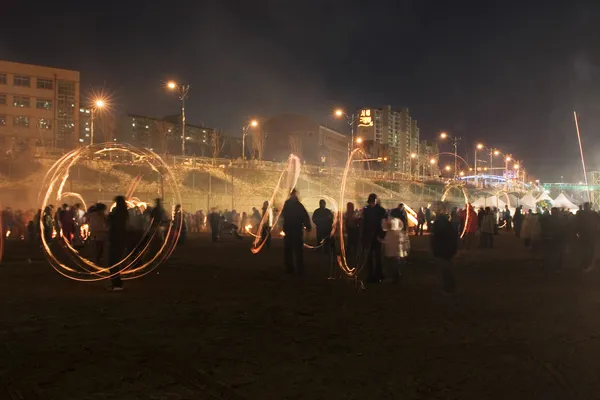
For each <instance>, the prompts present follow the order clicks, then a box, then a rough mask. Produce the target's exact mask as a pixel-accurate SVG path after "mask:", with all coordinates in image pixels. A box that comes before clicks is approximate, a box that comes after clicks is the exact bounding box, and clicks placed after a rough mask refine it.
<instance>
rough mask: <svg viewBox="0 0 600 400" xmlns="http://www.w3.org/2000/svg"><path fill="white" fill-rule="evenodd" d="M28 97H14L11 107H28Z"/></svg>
mask: <svg viewBox="0 0 600 400" xmlns="http://www.w3.org/2000/svg"><path fill="white" fill-rule="evenodd" d="M29 105H30V104H29V97H23V96H14V97H13V106H15V107H29Z"/></svg>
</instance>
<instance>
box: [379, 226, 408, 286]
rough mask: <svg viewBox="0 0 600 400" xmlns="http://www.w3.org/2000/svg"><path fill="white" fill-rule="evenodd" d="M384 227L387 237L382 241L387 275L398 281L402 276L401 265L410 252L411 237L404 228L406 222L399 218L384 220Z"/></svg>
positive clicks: (395, 281)
mask: <svg viewBox="0 0 600 400" xmlns="http://www.w3.org/2000/svg"><path fill="white" fill-rule="evenodd" d="M382 228H383V231H384V232H385V238H384V239H383V240H382V241H381V242H382V243H383V255H384V257H385V262H384V265H386V266H387V271H386V272H387V273H386V274H385V275H386V277H388V278H391V279H392V282H394V283H398V281H399V280H400V277H401V276H402V271H401V270H400V266H401V265H402V264H403V260H404V259H405V258H406V257H408V253H409V252H410V239H409V237H408V234H407V233H406V232H405V231H404V229H403V228H404V224H403V223H402V221H401V220H400V219H398V218H388V219H386V220H383V221H382Z"/></svg>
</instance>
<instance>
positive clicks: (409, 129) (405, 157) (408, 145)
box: [354, 105, 420, 173]
mask: <svg viewBox="0 0 600 400" xmlns="http://www.w3.org/2000/svg"><path fill="white" fill-rule="evenodd" d="M355 115H358V118H357V119H356V120H355V122H354V123H355V126H354V132H356V133H355V137H356V138H361V140H365V141H373V142H375V143H379V144H380V145H382V146H385V148H386V151H387V154H388V158H389V161H388V163H387V168H388V169H389V170H392V171H396V172H406V173H408V172H409V171H410V169H411V162H412V161H411V154H413V153H415V154H416V152H417V151H418V146H419V137H420V134H419V127H418V124H417V120H413V119H412V117H411V116H410V112H409V110H408V108H400V109H397V110H396V109H393V108H392V106H389V105H388V106H385V107H381V108H363V109H360V110H358V111H357V114H355Z"/></svg>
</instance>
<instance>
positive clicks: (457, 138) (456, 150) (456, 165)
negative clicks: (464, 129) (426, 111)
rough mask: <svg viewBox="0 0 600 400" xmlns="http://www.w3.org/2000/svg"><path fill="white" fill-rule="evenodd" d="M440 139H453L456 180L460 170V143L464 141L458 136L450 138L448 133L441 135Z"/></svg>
mask: <svg viewBox="0 0 600 400" xmlns="http://www.w3.org/2000/svg"><path fill="white" fill-rule="evenodd" d="M440 138H442V139H451V140H452V145H453V146H454V178H456V170H457V169H458V142H459V141H460V140H461V139H462V138H460V137H458V136H452V137H451V136H450V135H448V133H446V132H442V133H440Z"/></svg>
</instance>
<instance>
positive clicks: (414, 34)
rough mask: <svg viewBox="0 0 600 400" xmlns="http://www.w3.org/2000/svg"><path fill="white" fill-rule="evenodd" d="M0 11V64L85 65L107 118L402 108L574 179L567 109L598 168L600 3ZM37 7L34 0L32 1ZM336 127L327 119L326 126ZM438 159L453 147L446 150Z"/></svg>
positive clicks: (260, 2)
mask: <svg viewBox="0 0 600 400" xmlns="http://www.w3.org/2000/svg"><path fill="white" fill-rule="evenodd" d="M28 3H29V2H7V3H6V4H3V6H2V14H3V15H2V16H3V17H2V24H0V58H1V59H7V60H12V61H19V62H27V63H35V64H43V65H51V66H56V67H63V68H69V69H77V70H80V71H81V74H82V75H81V76H82V88H83V89H84V91H89V90H91V89H92V88H94V89H96V90H97V89H98V88H102V87H104V88H106V89H107V90H109V91H110V92H111V93H113V94H114V99H115V106H114V107H115V109H116V110H117V111H118V112H134V113H142V114H150V115H158V116H160V115H166V114H170V113H176V112H177V111H178V102H177V100H176V99H175V97H174V96H172V95H170V94H169V93H166V92H165V91H164V90H163V89H162V87H161V82H164V81H166V80H168V79H170V78H174V79H178V80H180V81H182V82H186V83H189V84H190V85H191V91H190V99H189V102H188V113H189V118H190V119H191V121H192V122H195V123H204V124H207V125H209V126H214V127H217V128H221V129H223V130H225V131H226V132H227V133H228V134H232V135H235V134H238V135H239V131H241V126H242V125H243V124H244V121H247V120H248V119H249V118H251V117H254V116H259V117H269V116H272V115H274V114H277V113H280V112H297V113H305V114H309V115H311V116H313V117H314V118H315V119H317V120H319V121H321V122H322V123H326V124H328V125H334V126H336V127H338V128H339V129H344V128H345V127H344V126H343V125H342V124H339V123H338V122H336V121H333V120H332V119H331V118H329V116H328V113H329V112H330V110H332V109H333V108H334V107H336V106H338V105H339V106H344V107H346V108H348V109H351V108H354V107H361V106H364V105H375V106H378V105H383V104H392V105H394V106H408V107H409V108H410V109H411V114H412V115H413V118H417V119H418V120H419V123H420V126H421V135H422V137H423V138H426V139H432V138H434V137H435V136H436V132H439V131H440V130H446V131H448V132H451V133H454V134H456V135H458V136H461V137H462V138H463V142H462V143H461V146H462V150H461V153H463V155H464V153H466V152H467V150H468V153H469V155H470V158H472V155H471V153H472V150H471V149H472V148H473V143H474V142H476V141H479V140H481V141H482V142H484V143H485V144H486V145H488V146H495V147H499V148H501V149H502V150H505V151H506V152H510V153H513V154H514V155H515V157H517V158H519V159H522V160H523V161H524V163H525V165H526V166H527V167H528V170H529V171H530V172H531V173H533V174H535V175H536V176H537V177H539V178H541V179H543V180H549V181H552V180H554V181H558V180H559V179H560V175H563V176H564V179H565V180H566V181H577V180H581V179H582V178H581V165H580V161H579V152H578V151H579V150H578V145H577V138H576V134H575V130H574V124H573V115H572V112H573V110H574V109H577V110H578V111H579V112H580V114H581V121H580V122H581V128H582V135H583V141H584V148H585V151H586V161H587V163H588V164H589V167H590V168H592V167H593V168H600V153H598V152H599V151H600V135H598V128H599V127H600V115H599V111H600V91H599V90H600V84H599V82H600V81H599V79H600V70H599V64H600V28H598V26H599V25H598V21H600V5H590V3H593V2H589V1H586V2H583V1H581V2H578V1H568V2H567V1H553V2H540V1H525V0H522V1H459V0H457V1H427V0H415V1H402V0H396V1H376V0H373V1H350V0H348V1H341V0H338V1H334V0H319V1H315V0H304V1H295V0H279V1H277V0H253V1H246V0H215V1H202V0H197V1H171V2H160V1H153V2H142V1H137V2H129V1H126V0H123V1H120V2H114V1H110V0H106V1H102V2H94V1H86V2H82V1H77V2H72V1H61V2H57V3H56V4H55V5H54V6H53V9H52V10H49V9H48V8H46V7H39V5H38V6H35V7H34V6H28V5H27V4H28ZM34 4H35V3H34ZM336 124H337V125H336ZM446 148H448V149H449V147H446Z"/></svg>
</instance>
